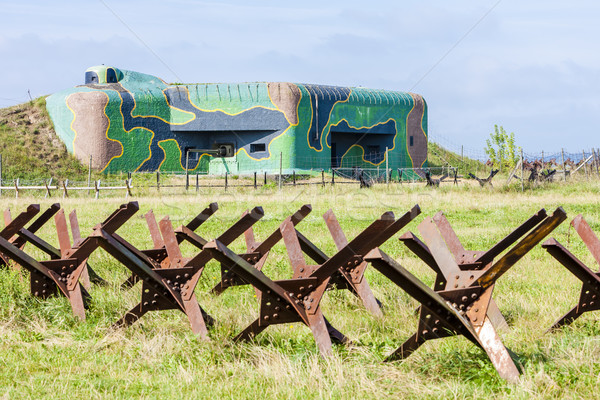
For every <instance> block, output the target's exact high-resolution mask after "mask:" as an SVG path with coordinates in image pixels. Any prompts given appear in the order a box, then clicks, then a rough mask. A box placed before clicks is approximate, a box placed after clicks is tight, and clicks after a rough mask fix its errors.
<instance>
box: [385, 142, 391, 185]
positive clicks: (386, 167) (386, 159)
mask: <svg viewBox="0 0 600 400" xmlns="http://www.w3.org/2000/svg"><path fill="white" fill-rule="evenodd" d="M388 150H389V148H388V147H386V148H385V184H386V185H387V186H388V187H390V179H389V172H388V171H389V169H388V167H389V164H388Z"/></svg>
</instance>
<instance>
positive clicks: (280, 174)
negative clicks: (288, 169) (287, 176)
mask: <svg viewBox="0 0 600 400" xmlns="http://www.w3.org/2000/svg"><path fill="white" fill-rule="evenodd" d="M282 174H283V151H281V152H279V190H281V184H282V180H283V176H282Z"/></svg>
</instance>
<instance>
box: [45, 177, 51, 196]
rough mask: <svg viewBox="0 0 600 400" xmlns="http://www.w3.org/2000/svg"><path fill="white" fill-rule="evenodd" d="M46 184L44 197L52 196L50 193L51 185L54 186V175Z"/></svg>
mask: <svg viewBox="0 0 600 400" xmlns="http://www.w3.org/2000/svg"><path fill="white" fill-rule="evenodd" d="M44 185H46V195H45V196H44V198H45V199H47V198H48V197H49V196H52V194H51V193H50V186H52V177H50V180H49V181H48V182H46V181H44Z"/></svg>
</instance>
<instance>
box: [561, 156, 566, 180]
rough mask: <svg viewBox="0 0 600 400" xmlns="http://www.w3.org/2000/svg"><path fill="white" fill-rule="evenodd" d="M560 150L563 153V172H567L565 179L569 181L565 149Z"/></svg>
mask: <svg viewBox="0 0 600 400" xmlns="http://www.w3.org/2000/svg"><path fill="white" fill-rule="evenodd" d="M560 152H561V154H562V165H563V172H564V173H565V178H564V181H565V182H566V181H567V165H566V164H565V149H560Z"/></svg>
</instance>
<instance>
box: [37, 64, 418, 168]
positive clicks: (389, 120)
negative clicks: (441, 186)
mask: <svg viewBox="0 0 600 400" xmlns="http://www.w3.org/2000/svg"><path fill="white" fill-rule="evenodd" d="M46 101H47V109H48V112H49V113H50V116H51V118H52V121H53V123H54V127H55V130H56V132H57V134H58V135H59V137H60V138H61V139H62V140H63V141H64V142H65V144H66V146H67V148H68V149H69V151H70V152H71V153H73V154H75V156H77V157H78V158H79V159H81V160H82V161H85V162H87V161H88V159H89V156H92V160H93V167H94V168H97V169H99V170H102V171H106V172H118V171H126V172H128V171H155V170H161V171H183V170H185V169H186V165H187V168H188V170H189V171H192V172H203V173H211V174H212V173H215V174H218V173H223V172H225V171H228V172H230V173H234V174H245V173H247V174H251V173H252V172H254V171H258V172H261V171H269V172H270V171H279V168H280V163H281V164H282V165H281V167H282V169H283V171H284V173H291V172H292V171H296V173H307V172H310V171H315V170H318V171H320V170H321V169H325V170H330V169H331V168H355V167H360V168H376V167H378V166H380V167H383V166H385V162H386V157H387V158H388V160H387V164H388V167H389V168H390V169H396V168H416V169H418V168H422V167H424V166H426V163H427V106H426V104H425V101H424V100H423V98H422V97H421V96H419V95H417V94H413V93H404V92H395V91H383V90H371V89H365V88H349V87H335V86H324V85H307V84H294V83H287V82H254V83H218V84H217V83H206V84H186V85H181V84H171V85H170V84H167V83H165V82H164V81H163V80H161V79H159V78H157V77H154V76H151V75H146V74H142V73H139V72H133V71H125V70H119V69H117V68H112V67H107V66H98V67H92V68H90V69H88V70H87V71H86V73H85V84H84V85H81V86H77V87H74V88H72V89H68V90H64V91H61V92H58V93H55V94H53V95H51V96H49V97H48V98H47V100H46ZM386 149H387V153H386ZM386 154H387V156H386Z"/></svg>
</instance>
